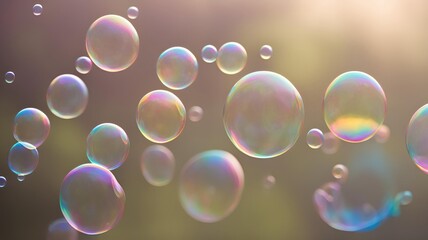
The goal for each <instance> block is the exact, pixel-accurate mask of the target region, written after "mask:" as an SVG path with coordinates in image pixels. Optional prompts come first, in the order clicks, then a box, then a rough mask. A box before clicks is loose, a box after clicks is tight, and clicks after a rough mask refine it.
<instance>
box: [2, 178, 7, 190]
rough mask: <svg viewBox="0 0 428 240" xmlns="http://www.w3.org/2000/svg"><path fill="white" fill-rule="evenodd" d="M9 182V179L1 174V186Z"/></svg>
mask: <svg viewBox="0 0 428 240" xmlns="http://www.w3.org/2000/svg"><path fill="white" fill-rule="evenodd" d="M6 184H7V179H6V178H5V177H3V176H0V188H3V187H5V186H6Z"/></svg>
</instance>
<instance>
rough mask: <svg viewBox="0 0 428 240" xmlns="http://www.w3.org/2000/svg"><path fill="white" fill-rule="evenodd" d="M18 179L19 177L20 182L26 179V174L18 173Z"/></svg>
mask: <svg viewBox="0 0 428 240" xmlns="http://www.w3.org/2000/svg"><path fill="white" fill-rule="evenodd" d="M16 179H18V181H19V182H23V181H24V180H25V176H23V175H18V177H16Z"/></svg>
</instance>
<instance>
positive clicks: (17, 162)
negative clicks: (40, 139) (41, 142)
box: [8, 142, 39, 176]
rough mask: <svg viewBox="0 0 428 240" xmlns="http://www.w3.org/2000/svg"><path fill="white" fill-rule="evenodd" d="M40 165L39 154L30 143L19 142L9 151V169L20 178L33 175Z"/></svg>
mask: <svg viewBox="0 0 428 240" xmlns="http://www.w3.org/2000/svg"><path fill="white" fill-rule="evenodd" d="M38 164H39V152H38V151H37V149H36V147H34V146H33V145H31V144H29V143H25V142H17V143H15V144H14V145H13V146H12V147H11V148H10V150H9V155H8V165H9V169H10V170H11V171H12V172H13V173H15V174H16V175H18V176H26V175H28V174H31V173H32V172H33V171H34V170H35V169H36V168H37V165H38Z"/></svg>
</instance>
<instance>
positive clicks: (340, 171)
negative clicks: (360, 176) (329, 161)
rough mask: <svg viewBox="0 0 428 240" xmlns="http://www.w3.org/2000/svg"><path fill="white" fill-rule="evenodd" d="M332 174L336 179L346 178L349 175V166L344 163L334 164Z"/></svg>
mask: <svg viewBox="0 0 428 240" xmlns="http://www.w3.org/2000/svg"><path fill="white" fill-rule="evenodd" d="M331 174H332V175H333V177H334V178H336V179H340V180H346V178H347V177H348V168H347V167H346V166H344V165H342V164H337V165H334V167H333V169H332V170H331Z"/></svg>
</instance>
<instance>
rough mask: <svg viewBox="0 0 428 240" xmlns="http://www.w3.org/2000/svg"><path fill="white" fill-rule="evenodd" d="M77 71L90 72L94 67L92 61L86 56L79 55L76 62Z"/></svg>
mask: <svg viewBox="0 0 428 240" xmlns="http://www.w3.org/2000/svg"><path fill="white" fill-rule="evenodd" d="M75 65H76V71H77V72H79V73H80V74H88V73H89V72H90V71H91V69H92V61H91V59H90V58H88V57H86V56H81V57H79V58H78V59H77V60H76V62H75Z"/></svg>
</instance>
